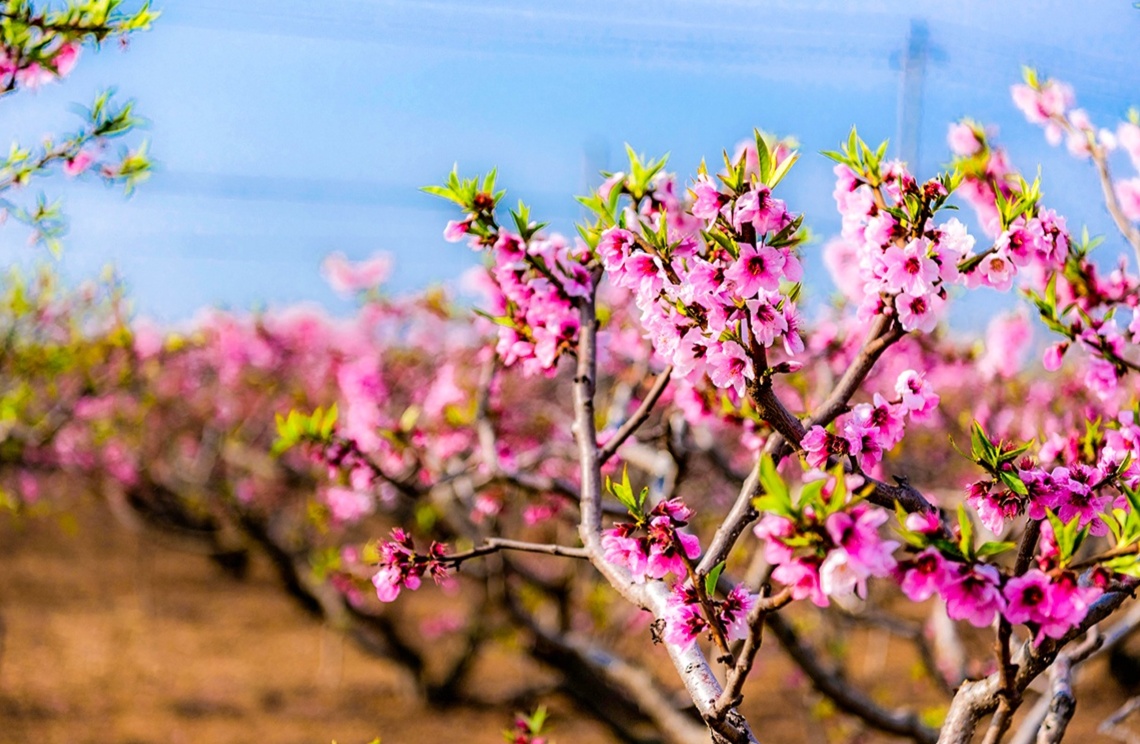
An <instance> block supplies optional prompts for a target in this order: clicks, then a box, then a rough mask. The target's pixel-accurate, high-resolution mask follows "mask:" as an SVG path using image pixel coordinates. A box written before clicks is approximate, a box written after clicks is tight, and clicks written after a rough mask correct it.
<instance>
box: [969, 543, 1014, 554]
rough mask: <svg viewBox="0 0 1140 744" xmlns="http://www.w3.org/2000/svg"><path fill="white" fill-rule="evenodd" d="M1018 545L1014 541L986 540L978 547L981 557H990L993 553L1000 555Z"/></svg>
mask: <svg viewBox="0 0 1140 744" xmlns="http://www.w3.org/2000/svg"><path fill="white" fill-rule="evenodd" d="M1016 547H1017V543H1014V542H985V543H982V545H981V547H979V548H978V551H977V555H978V557H979V558H988V557H989V556H991V555H1000V554H1002V553H1005V552H1007V551H1010V550H1013V549H1014V548H1016Z"/></svg>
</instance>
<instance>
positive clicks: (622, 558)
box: [602, 499, 701, 583]
mask: <svg viewBox="0 0 1140 744" xmlns="http://www.w3.org/2000/svg"><path fill="white" fill-rule="evenodd" d="M691 516H692V511H691V510H690V509H689V508H688V507H686V506H685V505H684V504H683V503H682V502H681V501H680V500H677V499H673V500H670V501H663V502H661V503H660V504H658V505H657V506H655V507H653V509H652V510H651V511H650V512H649V514H647V515H646V518H645V520H644V521H639V522H637V523H634V522H616V523H614V526H613V527H611V528H609V529H606V530H603V531H602V550H603V556H604V557H605V559H606V560H607V561H609V562H610V563H613V564H614V565H617V566H622V567H623V568H625V569H626V570H628V571H629V572H630V575H631V577H632V578H633V580H634V581H635V582H637V583H644V582H645V581H646V580H649V579H663V578H665V577H666V576H668V575H670V574H672V575H674V576H685V575H686V573H687V571H686V567H685V559H686V558H687V559H689V560H692V559H694V558H698V557H700V554H701V544H700V541H699V540H698V538H697V536H696V535H692V534H689V533H687V532H684V531H682V529H681V528H683V527H684V526H685V525H686V524H688V520H689V518H690V517H691Z"/></svg>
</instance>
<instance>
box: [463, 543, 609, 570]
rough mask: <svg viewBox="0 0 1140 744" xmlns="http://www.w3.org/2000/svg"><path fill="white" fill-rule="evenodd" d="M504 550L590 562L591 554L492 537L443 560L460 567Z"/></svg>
mask: <svg viewBox="0 0 1140 744" xmlns="http://www.w3.org/2000/svg"><path fill="white" fill-rule="evenodd" d="M502 550H517V551H520V552H523V553H540V554H542V555H556V556H560V557H563V558H578V559H582V560H588V559H589V558H590V553H589V551H587V550H586V549H585V548H571V547H568V546H566V545H552V544H546V543H529V542H522V541H520V540H507V539H505V538H498V537H492V538H488V539H487V541H486V543H484V544H483V545H480V546H479V547H477V548H472V549H471V550H468V551H465V552H463V553H455V554H454V555H448V556H445V557H444V558H442V559H441V560H442V561H443V562H444V563H450V564H451V565H453V566H459V565H460V564H462V563H463V562H464V561H469V560H471V559H472V558H481V557H483V556H485V555H491V554H492V553H498V552H499V551H502Z"/></svg>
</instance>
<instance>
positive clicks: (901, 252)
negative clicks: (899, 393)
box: [824, 161, 974, 331]
mask: <svg viewBox="0 0 1140 744" xmlns="http://www.w3.org/2000/svg"><path fill="white" fill-rule="evenodd" d="M835 175H836V185H835V191H834V197H835V202H836V205H837V206H838V208H839V213H840V215H841V216H842V218H843V228H842V233H841V237H840V239H838V240H833V241H832V242H830V243H829V244H828V245H827V246H826V247H825V256H824V260H825V262H826V263H827V265H828V268H829V269H830V270H831V273H832V277H833V279H835V282H836V284H837V285H838V286H839V288H840V289H841V290H842V291H843V292H844V294H846V295H847V297H848V298H849V299H850V300H852V301H853V302H856V303H858V307H859V317H860V318H862V319H869V318H870V317H872V316H874V315H879V314H882V313H884V312H894V313H896V314H897V316H898V320H899V323H900V325H902V327H903V328H904V329H905V330H907V331H912V330H919V331H931V330H933V329H934V326H935V325H936V324H937V323H938V313H939V311H940V310H941V308H942V306H943V304H944V303H945V300H946V289H945V288H946V286H948V285H950V284H953V283H954V282H957V281H959V280H960V277H959V272H958V265H959V263H961V262H962V261H964V260H966V259H967V258H969V257H970V256H971V255H972V251H973V247H974V238H973V236H971V235H970V234H969V233H968V231H967V230H966V227H965V226H964V225H963V224H962V223H961V222H959V221H958V220H956V219H952V220H949V221H947V222H946V223H945V224H942V225H939V226H934V225H929V224H928V221H929V219H931V218H932V216H933V209H932V208H931V207H930V206H929V205H931V204H932V203H935V202H937V201H939V200H941V199H944V198H945V197H946V196H947V192H946V187H945V186H944V185H943V184H942V182H941V181H939V180H937V179H932V180H930V181H927V182H926V183H924V184H922V185H921V186H920V185H919V184H918V182H917V181H916V180H915V178H914V176H912V175H911V174H910V173H909V172H908V171H907V169H906V166H905V165H904V164H902V163H899V162H897V161H890V162H887V163H884V164H883V166H882V169H881V172H880V173H879V175H878V176H877V177H875V179H874V180H872V177H871V176H870V175H869V174H860V173H856V172H855V171H854V170H852V168H851V167H850V166H848V165H845V164H843V163H840V164H838V165H836V166H835ZM873 183H874V185H872V184H873ZM888 200H889V201H888ZM908 202H909V203H910V204H916V203H921V204H924V205H927V206H926V207H924V214H923V215H921V216H920V217H919V220H920V222H918V223H917V224H912V222H911V220H910V218H909V217H908V216H907V214H908V213H906V212H905V208H906V206H907V204H908Z"/></svg>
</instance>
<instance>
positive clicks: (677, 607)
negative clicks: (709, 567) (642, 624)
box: [661, 583, 708, 648]
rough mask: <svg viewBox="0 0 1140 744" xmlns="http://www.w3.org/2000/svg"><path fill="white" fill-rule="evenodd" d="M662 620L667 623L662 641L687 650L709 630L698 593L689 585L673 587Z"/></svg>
mask: <svg viewBox="0 0 1140 744" xmlns="http://www.w3.org/2000/svg"><path fill="white" fill-rule="evenodd" d="M661 619H662V620H664V621H665V631H664V632H663V633H662V639H663V640H664V641H665V642H666V643H667V644H669V645H670V646H674V647H678V648H687V647H688V646H689V645H690V644H692V643H693V642H694V641H696V640H697V637H698V636H700V635H701V633H703V632H705V630H706V629H707V628H708V623H707V622H705V619H704V617H702V616H701V609H700V604H699V602H698V600H697V596H696V592H695V591H694V590H693V588H692V586H691V585H689V584H688V583H686V584H685V585H683V586H682V585H680V584H678V585H676V586H674V587H673V591H672V592H671V593H670V595H669V599H668V600H667V602H666V604H665V611H664V612H663V613H662V614H661Z"/></svg>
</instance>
